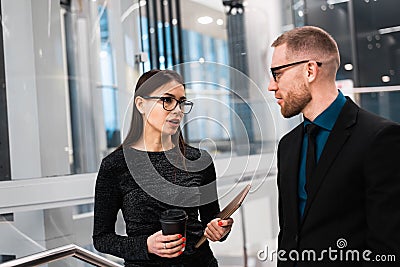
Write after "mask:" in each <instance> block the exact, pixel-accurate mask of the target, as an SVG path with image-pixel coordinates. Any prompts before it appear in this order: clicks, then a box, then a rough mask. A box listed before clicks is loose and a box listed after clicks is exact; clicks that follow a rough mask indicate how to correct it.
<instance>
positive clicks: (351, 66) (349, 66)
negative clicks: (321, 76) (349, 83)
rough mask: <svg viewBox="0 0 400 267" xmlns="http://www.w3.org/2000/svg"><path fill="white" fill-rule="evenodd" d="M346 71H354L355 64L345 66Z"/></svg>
mask: <svg viewBox="0 0 400 267" xmlns="http://www.w3.org/2000/svg"><path fill="white" fill-rule="evenodd" d="M344 69H345V70H348V71H350V70H352V69H353V64H350V63H347V64H345V65H344Z"/></svg>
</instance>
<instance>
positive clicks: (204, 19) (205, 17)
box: [197, 16, 214, 25]
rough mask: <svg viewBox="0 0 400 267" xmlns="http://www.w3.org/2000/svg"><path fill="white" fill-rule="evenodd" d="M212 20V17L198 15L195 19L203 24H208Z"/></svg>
mask: <svg viewBox="0 0 400 267" xmlns="http://www.w3.org/2000/svg"><path fill="white" fill-rule="evenodd" d="M213 21H214V20H213V18H212V17H209V16H203V17H199V18H198V19H197V22H198V23H200V24H204V25H206V24H210V23H212V22H213Z"/></svg>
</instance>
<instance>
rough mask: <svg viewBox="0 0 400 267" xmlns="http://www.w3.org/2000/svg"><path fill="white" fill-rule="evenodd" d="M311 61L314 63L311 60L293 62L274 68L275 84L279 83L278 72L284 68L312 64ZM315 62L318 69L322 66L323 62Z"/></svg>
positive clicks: (272, 71)
mask: <svg viewBox="0 0 400 267" xmlns="http://www.w3.org/2000/svg"><path fill="white" fill-rule="evenodd" d="M310 61H312V60H311V59H307V60H301V61H296V62H292V63H289V64H285V65H281V66H277V67H273V68H271V74H272V77H274V81H275V82H278V81H277V79H276V77H277V76H278V74H279V73H276V71H277V70H280V69H284V68H287V67H291V66H294V65H298V64H302V63H307V62H310ZM315 62H316V63H317V66H318V67H321V66H322V62H318V61H315Z"/></svg>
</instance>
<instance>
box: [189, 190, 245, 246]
mask: <svg viewBox="0 0 400 267" xmlns="http://www.w3.org/2000/svg"><path fill="white" fill-rule="evenodd" d="M250 188H251V185H250V184H248V185H246V187H245V188H244V189H243V190H242V191H240V193H239V194H238V195H237V196H236V197H235V198H234V199H232V201H231V202H229V204H228V205H227V206H226V207H225V208H224V209H223V210H222V211H221V212H220V213H218V215H217V217H216V218H221V219H222V220H226V219H228V218H229V217H230V216H231V215H232V214H233V213H234V212H235V211H236V210H237V209H238V208H239V207H240V205H242V203H243V200H244V199H245V198H246V196H247V193H248V192H249V191H250ZM206 240H207V237H205V236H202V237H201V238H200V240H199V241H198V242H197V244H196V245H195V248H198V247H200V246H201V245H202V244H203V243H204V242H205V241H206Z"/></svg>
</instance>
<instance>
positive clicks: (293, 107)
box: [281, 83, 312, 118]
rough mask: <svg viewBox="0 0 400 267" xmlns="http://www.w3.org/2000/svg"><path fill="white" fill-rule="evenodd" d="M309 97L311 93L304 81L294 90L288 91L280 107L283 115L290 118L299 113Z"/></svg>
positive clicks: (309, 99)
mask: <svg viewBox="0 0 400 267" xmlns="http://www.w3.org/2000/svg"><path fill="white" fill-rule="evenodd" d="M311 99H312V97H311V94H310V92H309V90H308V88H307V86H306V85H305V84H304V83H302V84H300V85H299V86H298V87H296V88H295V89H294V90H290V91H288V93H287V95H286V97H285V99H284V105H283V106H282V107H281V113H282V115H283V117H285V118H291V117H293V116H296V115H298V114H300V112H302V110H303V109H304V108H305V107H306V106H307V104H308V103H309V102H310V101H311Z"/></svg>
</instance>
